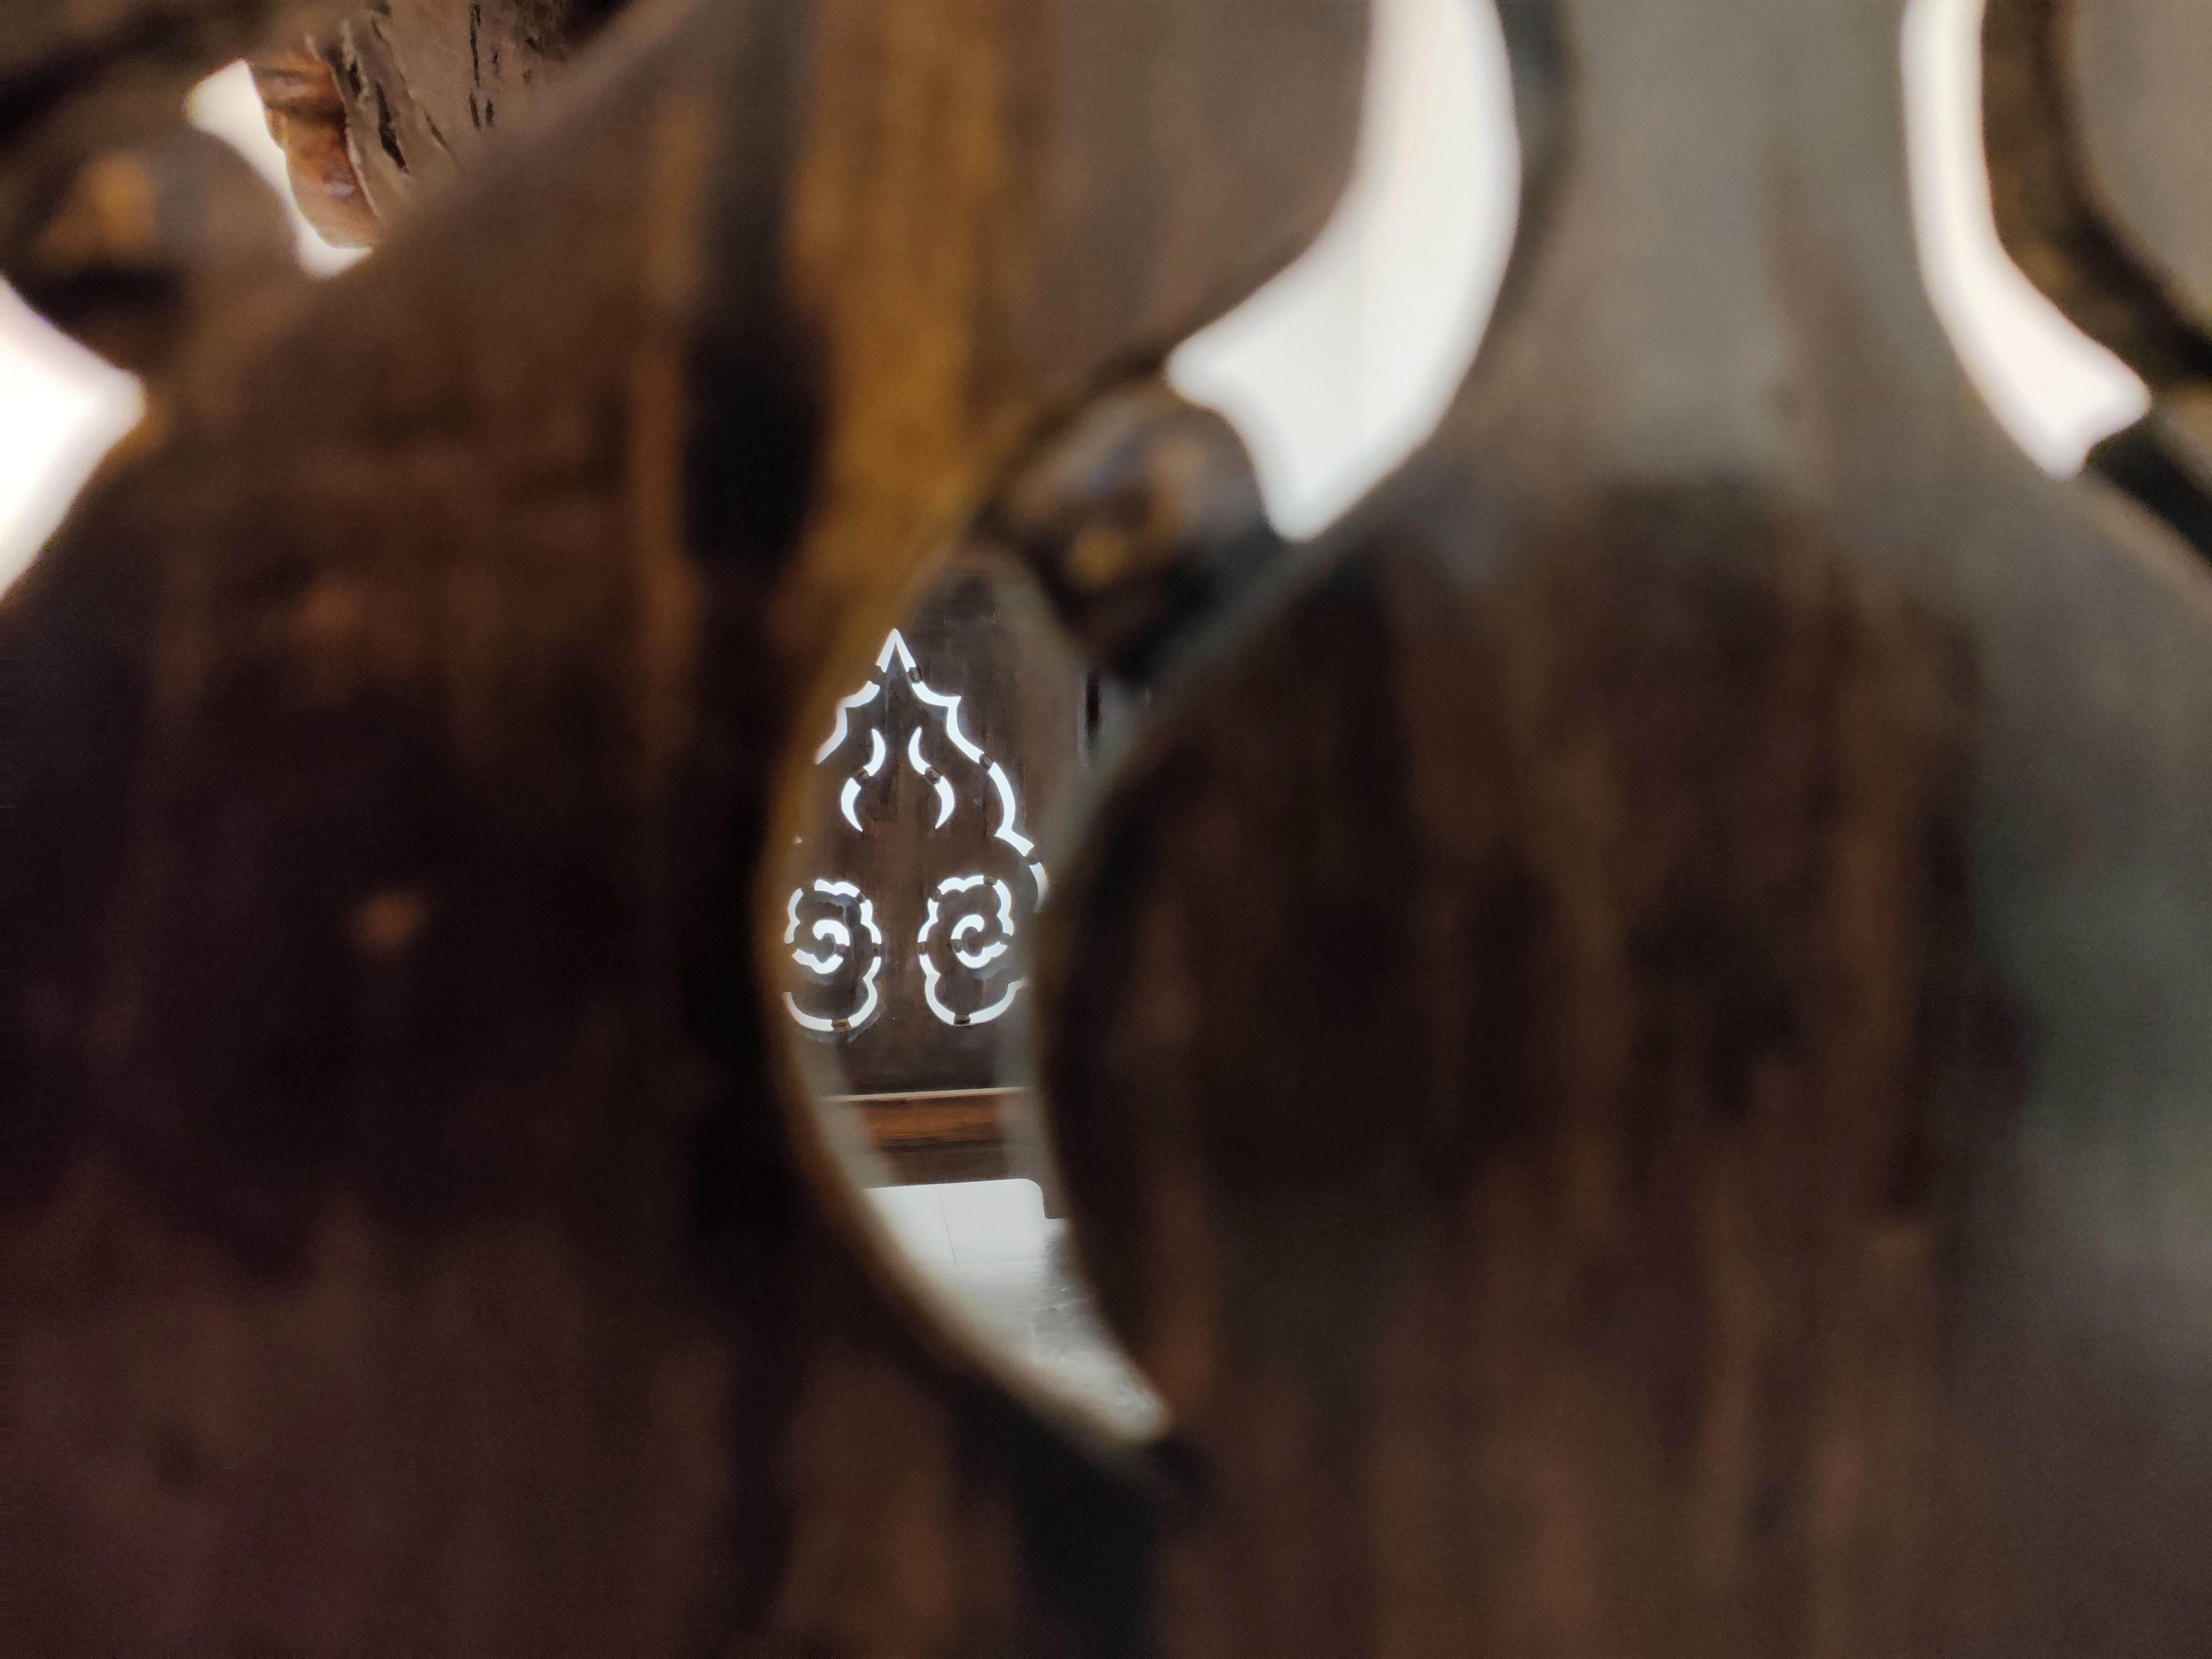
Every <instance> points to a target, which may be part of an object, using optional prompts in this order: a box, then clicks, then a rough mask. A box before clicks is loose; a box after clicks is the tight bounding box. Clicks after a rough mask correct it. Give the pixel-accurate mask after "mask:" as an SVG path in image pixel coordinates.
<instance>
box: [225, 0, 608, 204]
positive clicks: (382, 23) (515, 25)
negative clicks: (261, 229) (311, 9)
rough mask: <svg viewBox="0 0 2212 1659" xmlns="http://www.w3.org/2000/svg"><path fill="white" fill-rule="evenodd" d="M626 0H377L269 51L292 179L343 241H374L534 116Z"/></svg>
mask: <svg viewBox="0 0 2212 1659" xmlns="http://www.w3.org/2000/svg"><path fill="white" fill-rule="evenodd" d="M620 9H622V0H378V3H376V4H373V5H368V6H365V7H362V8H360V9H357V10H356V11H354V12H353V13H352V14H351V15H348V16H346V17H343V18H342V19H340V20H339V21H337V22H336V23H335V24H333V25H332V26H331V27H329V28H328V29H327V30H325V31H323V32H320V33H318V34H317V35H316V36H314V37H313V39H311V40H306V41H303V42H301V43H298V44H295V45H294V46H289V47H283V48H279V49H277V50H276V51H274V52H267V53H264V54H260V55H257V57H256V58H255V59H254V79H255V81H256V82H257V83H258V85H259V87H260V88H261V92H262V96H263V99H264V101H265V102H266V103H267V104H268V106H269V111H270V129H271V131H274V132H275V134H276V138H277V140H278V142H279V143H282V144H283V146H284V149H285V152H286V154H287V155H288V156H289V159H290V163H291V173H292V182H293V188H294V190H295V192H296V194H297V195H298V197H299V199H300V203H301V207H302V209H303V210H305V211H306V213H307V216H308V217H309V218H311V219H313V220H314V221H315V222H316V223H317V224H318V225H319V226H322V227H325V234H328V235H329V236H330V238H331V240H332V241H335V242H337V243H338V244H340V245H341V246H356V247H365V246H370V245H371V244H373V243H374V242H375V241H377V240H380V235H381V234H382V231H383V229H384V228H385V227H386V225H388V224H390V223H392V222H394V221H395V220H397V219H398V218H399V217H401V216H404V214H405V213H406V212H407V211H408V210H410V209H411V208H412V207H413V206H414V205H415V204H416V200H417V198H418V197H420V196H422V193H423V192H425V191H428V192H430V193H431V194H433V195H435V193H436V192H437V191H440V190H442V189H445V188H447V187H448V186H450V185H451V184H452V183H453V180H454V179H456V178H457V177H458V176H459V173H460V172H461V170H462V169H464V168H465V167H471V166H473V165H475V164H476V162H477V160H478V159H479V152H480V150H481V149H483V147H484V146H485V145H486V144H487V143H489V142H490V141H491V140H492V139H494V138H495V136H496V135H497V133H498V132H499V131H500V127H501V122H502V121H504V122H505V124H506V129H507V131H508V132H510V133H511V132H513V131H515V129H517V128H518V127H525V126H527V125H529V122H530V119H531V118H532V115H533V114H534V113H535V112H536V110H537V107H538V105H539V104H540V102H541V101H542V100H544V97H545V96H546V94H548V93H549V92H550V90H552V88H554V87H555V86H556V84H557V83H558V82H561V81H562V79H563V78H565V71H566V67H567V64H568V60H569V59H570V58H573V57H574V56H575V54H576V53H577V52H580V51H581V50H582V49H583V48H584V47H585V46H586V45H588V44H589V43H590V41H591V40H592V37H593V36H594V35H596V34H597V33H599V30H600V29H601V28H602V27H605V24H606V22H607V21H608V19H609V18H610V17H611V15H613V14H614V13H615V12H617V11H618V10H620Z"/></svg>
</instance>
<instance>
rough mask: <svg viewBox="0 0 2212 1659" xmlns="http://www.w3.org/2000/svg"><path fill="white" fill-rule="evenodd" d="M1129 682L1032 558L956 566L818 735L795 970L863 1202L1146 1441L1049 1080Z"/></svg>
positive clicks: (1006, 1347) (935, 1291)
mask: <svg viewBox="0 0 2212 1659" xmlns="http://www.w3.org/2000/svg"><path fill="white" fill-rule="evenodd" d="M1112 704H1113V699H1112V696H1111V694H1110V693H1109V692H1107V691H1106V690H1103V688H1102V687H1101V685H1100V684H1099V682H1098V681H1097V679H1096V678H1094V677H1092V676H1091V674H1089V673H1088V672H1087V671H1085V667H1084V665H1083V664H1082V663H1081V662H1080V661H1079V659H1077V657H1076V655H1075V654H1074V652H1073V648H1072V647H1071V645H1070V643H1069V642H1068V641H1067V640H1066V637H1065V636H1064V635H1062V634H1061V633H1060V631H1059V629H1057V627H1056V626H1055V625H1054V623H1053V622H1052V620H1051V618H1050V617H1049V616H1048V614H1047V612H1046V611H1045V608H1044V605H1043V602H1042V599H1041V598H1040V597H1039V596H1038V595H1037V594H1036V592H1035V591H1034V590H1033V589H1032V588H1031V587H1030V586H1029V584H1028V583H1027V581H1026V580H1024V578H1023V577H1022V576H1021V575H1020V574H1019V573H1018V572H1017V571H1016V570H1014V569H1013V568H1012V567H1011V566H1009V565H1007V564H1005V563H1002V562H999V561H997V560H996V559H994V558H992V557H990V556H987V555H986V554H982V553H978V552H975V551H961V552H957V553H955V554H953V555H951V556H949V557H947V558H945V560H943V561H941V562H938V563H936V564H935V565H933V567H932V568H930V569H929V570H928V571H927V573H926V574H925V575H924V576H923V578H922V579H921V581H920V583H919V584H918V585H917V586H916V587H915V589H914V591H913V592H912V594H911V596H910V598H909V600H908V603H907V604H906V605H903V606H902V608H901V613H900V616H899V620H898V622H897V623H896V626H894V627H892V628H890V629H888V630H887V631H886V632H885V633H884V635H883V637H882V638H881V639H880V640H879V641H875V642H874V643H873V647H872V651H871V653H870V654H869V655H868V657H867V658H866V659H865V660H862V661H859V662H856V663H854V664H852V665H849V666H848V669H847V670H846V672H845V675H844V678H843V680H842V681H841V682H840V684H839V686H838V689H837V693H836V698H835V700H834V702H833V704H832V706H831V708H830V712H829V715H828V717H827V718H826V719H825V720H823V722H822V729H821V730H820V731H819V732H815V733H812V734H811V743H810V746H809V748H808V750H807V751H806V753H805V757H803V763H804V771H803V774H802V775H801V777H800V778H799V781H798V783H797V786H796V787H797V788H798V791H799V802H798V809H799V810H798V812H797V816H796V817H795V819H794V820H793V821H792V827H791V829H790V831H789V833H788V836H787V839H786V841H785V842H784V844H783V845H782V846H781V848H779V849H778V853H777V857H776V860H775V871H776V873H775V878H774V884H773V887H772V889H771V890H772V891H773V892H774V893H775V902H776V908H775V915H774V916H773V917H772V918H771V920H770V926H771V927H773V928H774V929H775V934H776V937H775V941H774V943H775V951H774V954H773V957H772V960H773V963H774V968H775V981H774V982H773V984H772V985H771V987H770V989H771V993H772V995H773V998H774V1001H775V1012H774V1013H773V1015H772V1018H775V1021H776V1024H777V1025H778V1027H779V1029H780V1030H781V1033H782V1035H783V1036H784V1038H785V1040H786V1042H787V1044H788V1045H789V1048H790V1049H791V1052H792V1053H793V1055H794V1057H795V1060H796V1062H797V1069H798V1071H799V1075H800V1077H801V1078H802V1079H803V1080H804V1082H805V1085H806V1088H807V1090H808V1092H809V1095H810V1097H811V1106H812V1109H813V1111H814V1113H815V1115H816V1117H817V1122H818V1124H819V1127H820V1128H821V1130H822V1132H823V1133H822V1137H821V1139H822V1143H823V1145H825V1146H827V1147H828V1148H829V1151H830V1153H831V1155H832V1158H833V1160H834V1163H835V1166H836V1169H837V1170H838V1171H839V1172H840V1173H841V1174H842V1176H843V1177H844V1179H845V1180H847V1181H848V1182H849V1183H850V1185H851V1186H852V1187H853V1188H855V1189H857V1191H858V1192H859V1194H860V1195H861V1197H862V1205H861V1215H862V1218H863V1219H864V1222H865V1223H866V1225H869V1226H871V1227H872V1228H873V1229H874V1230H875V1231H876V1233H877V1235H878V1238H879V1240H880V1241H881V1242H882V1243H885V1244H888V1245H889V1246H890V1247H891V1249H892V1250H893V1252H894V1253H895V1255H896V1256H897V1257H898V1258H899V1259H900V1260H901V1261H902V1263H903V1266H904V1267H905V1268H906V1269H907V1270H908V1272H909V1273H911V1274H912V1275H913V1276H914V1278H915V1280H916V1281H918V1283H919V1284H920V1285H921V1287H922V1288H923V1289H924V1290H925V1291H927V1292H928V1293H929V1294H930V1295H931V1297H933V1300H934V1301H935V1302H936V1303H937V1304H939V1308H940V1310H942V1311H943V1312H944V1313H945V1316H947V1317H948V1318H949V1319H950V1320H951V1321H952V1322H953V1323H954V1324H955V1325H956V1326H957V1328H960V1329H961V1330H962V1331H963V1333H964V1334H966V1335H968V1336H969V1338H971V1339H972V1340H974V1341H975V1343H976V1344H977V1345H978V1346H980V1347H981V1348H982V1349H984V1350H986V1351H987V1352H992V1353H994V1354H995V1355H997V1356H998V1357H999V1358H1000V1360H1001V1361H1002V1362H1004V1363H1005V1364H1006V1365H1007V1366H1008V1367H1010V1368H1011V1369H1012V1370H1014V1371H1015V1372H1017V1373H1018V1374H1019V1375H1021V1376H1026V1377H1027V1378H1028V1379H1029V1380H1030V1381H1031V1382H1033V1383H1036V1384H1038V1385H1039V1386H1041V1387H1042V1388H1044V1389H1047V1390H1048V1391H1049V1392H1051V1393H1053V1394H1055V1395H1059V1396H1060V1397H1061V1398H1062V1399H1063V1400H1065V1401H1066V1402H1068V1403H1069V1404H1071V1405H1073V1406H1074V1407H1077V1408H1078V1409H1079V1410H1081V1411H1084V1412H1085V1413H1089V1414H1090V1415H1091V1416H1093V1417H1094V1418H1096V1419H1098V1420H1100V1421H1101V1422H1103V1424H1104V1425H1106V1427H1107V1428H1108V1429H1109V1431H1113V1432H1115V1433H1117V1434H1119V1435H1121V1436H1124V1437H1130V1438H1141V1437H1147V1436H1149V1435H1151V1434H1152V1433H1153V1432H1154V1431H1156V1430H1157V1429H1158V1425H1159V1408H1158V1401H1156V1400H1155V1399H1154V1398H1153V1396H1152V1392H1151V1390H1150V1389H1148V1388H1147V1387H1146V1384H1145V1383H1144V1382H1143V1380H1142V1379H1141V1378H1140V1377H1139V1376H1138V1375H1137V1373H1136V1372H1135V1370H1133V1368H1132V1367H1131V1366H1130V1364H1128V1362H1127V1360H1126V1359H1125V1358H1123V1357H1122V1355H1121V1352H1120V1351H1119V1349H1118V1348H1116V1347H1115V1345H1114V1344H1113V1342H1112V1341H1111V1340H1110V1339H1109V1337H1108V1336H1107V1335H1106V1334H1105V1333H1104V1331H1103V1328H1102V1327H1101V1326H1100V1325H1099V1323H1098V1322H1097V1318H1096V1317H1095V1316H1093V1314H1092V1312H1091V1299H1090V1297H1089V1296H1088V1294H1087V1293H1086V1292H1085V1291H1084V1289H1083V1287H1082V1285H1080V1283H1079V1281H1078V1279H1077V1277H1076V1275H1075V1273H1074V1270H1073V1265H1072V1261H1071V1259H1070V1256H1069V1253H1068V1250H1067V1249H1066V1221H1065V1219H1064V1218H1063V1217H1062V1215H1061V1214H1060V1205H1059V1203H1058V1192H1059V1183H1058V1182H1057V1181H1056V1180H1055V1178H1054V1174H1053V1170H1052V1165H1051V1158H1050V1156H1049V1153H1048V1150H1047V1147H1046V1144H1045V1137H1044V1134H1043V1133H1042V1126H1041V1124H1040V1122H1039V1119H1038V1109H1037V1105H1036V1099H1035V1097H1034V1096H1033V1095H1032V1093H1031V1091H1030V1087H1029V1085H1028V1076H1027V1054H1028V1041H1027V1039H1028V1031H1029V1021H1030V1005H1031V1002H1032V1000H1033V998H1032V996H1031V994H1030V987H1029V975H1028V967H1027V964H1028V962H1029V959H1030V941H1031V939H1032V937H1033V935H1034V933H1035V931H1036V919H1037V915H1038V912H1039V910H1040V909H1041V908H1042V906H1043V905H1044V904H1045V902H1047V900H1048V897H1049V896H1050V894H1051V890H1052V873H1051V859H1052V854H1051V851H1050V848H1051V845H1052V841H1053V836H1052V828H1053V826H1054V825H1056V824H1057V823H1058V822H1059V820H1060V817H1062V816H1063V815H1064V814H1065V812H1066V811H1067V809H1068V808H1069V806H1070V805H1072V802H1073V798H1074V796H1075V794H1076V793H1077V792H1078V790H1079V787H1081V783H1082V780H1083V776H1084V774H1085V772H1086V771H1087V770H1088V769H1089V767H1090V765H1091V760H1092V757H1093V756H1094V755H1096V754H1097V752H1098V750H1099V748H1100V746H1101V740H1102V738H1103V737H1104V736H1105V734H1106V726H1107V722H1108V721H1109V719H1110V710H1111V708H1112Z"/></svg>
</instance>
